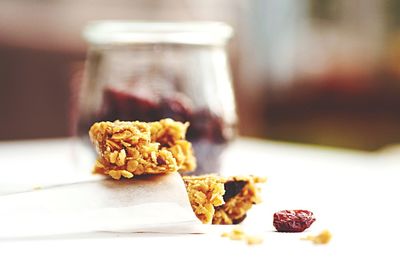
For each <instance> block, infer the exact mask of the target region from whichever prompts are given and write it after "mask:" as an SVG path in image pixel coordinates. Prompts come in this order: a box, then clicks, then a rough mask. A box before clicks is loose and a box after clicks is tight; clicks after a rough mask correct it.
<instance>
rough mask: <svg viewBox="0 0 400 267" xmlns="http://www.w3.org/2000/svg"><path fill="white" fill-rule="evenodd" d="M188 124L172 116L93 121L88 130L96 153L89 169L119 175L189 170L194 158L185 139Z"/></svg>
mask: <svg viewBox="0 0 400 267" xmlns="http://www.w3.org/2000/svg"><path fill="white" fill-rule="evenodd" d="M188 126H189V123H181V122H176V121H174V120H172V119H163V120H161V121H157V122H149V123H146V122H139V121H133V122H129V121H114V122H109V121H105V122H97V123H95V124H93V125H92V127H91V128H90V130H89V136H90V139H91V141H92V143H93V144H94V146H95V147H96V151H97V154H98V159H97V161H96V164H95V167H94V170H93V172H94V173H99V174H105V175H109V176H111V177H112V178H114V179H120V178H121V177H125V178H132V177H133V176H134V175H142V174H159V173H170V172H174V171H183V172H184V171H192V170H194V169H195V167H196V160H195V157H194V156H193V150H192V145H191V143H190V142H188V141H186V140H185V134H186V130H187V128H188Z"/></svg>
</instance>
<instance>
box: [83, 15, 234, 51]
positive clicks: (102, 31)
mask: <svg viewBox="0 0 400 267" xmlns="http://www.w3.org/2000/svg"><path fill="white" fill-rule="evenodd" d="M232 34H233V29H232V27H231V26H229V25H228V24H226V23H224V22H217V21H132V20H99V21H92V22H89V23H88V25H87V26H86V27H85V28H84V30H83V37H84V38H85V39H86V41H87V42H89V43H91V44H118V43H119V44H134V43H173V44H174V43H175V44H192V45H224V44H225V43H226V41H227V40H228V39H229V38H230V37H231V36H232Z"/></svg>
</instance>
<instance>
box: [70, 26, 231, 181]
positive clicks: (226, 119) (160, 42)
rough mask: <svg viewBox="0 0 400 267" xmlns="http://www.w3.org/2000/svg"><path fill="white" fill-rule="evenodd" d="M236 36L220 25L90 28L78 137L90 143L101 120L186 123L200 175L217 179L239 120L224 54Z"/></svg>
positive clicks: (85, 34) (87, 38) (228, 28)
mask: <svg viewBox="0 0 400 267" xmlns="http://www.w3.org/2000/svg"><path fill="white" fill-rule="evenodd" d="M231 35H232V29H231V27H229V26H228V25H226V24H223V23H219V22H162V23H160V22H134V21H99V22H93V23H91V24H89V25H88V26H87V27H86V29H85V30H84V37H85V39H86V40H87V41H88V42H89V44H90V49H89V51H88V55H87V61H86V67H85V74H84V82H83V87H82V90H81V95H80V101H79V115H78V117H79V118H78V125H77V130H78V134H79V135H81V136H83V137H87V132H88V129H89V127H90V125H91V124H92V123H93V122H95V121H102V120H108V121H114V120H129V121H133V120H139V121H156V120H160V119H163V118H172V119H175V120H178V121H182V122H186V121H188V122H190V126H189V128H188V132H187V139H188V140H189V141H191V142H192V144H193V148H194V152H195V155H196V158H197V162H198V167H197V170H196V173H207V172H217V171H218V170H219V162H220V160H219V159H220V156H221V153H222V152H223V150H224V149H225V148H226V146H227V145H228V143H229V142H230V141H232V140H233V138H234V137H235V129H236V121H237V117H236V111H235V101H234V95H233V90H232V83H231V77H230V71H229V64H228V60H227V54H226V50H225V45H226V42H227V40H228V39H229V38H230V37H231Z"/></svg>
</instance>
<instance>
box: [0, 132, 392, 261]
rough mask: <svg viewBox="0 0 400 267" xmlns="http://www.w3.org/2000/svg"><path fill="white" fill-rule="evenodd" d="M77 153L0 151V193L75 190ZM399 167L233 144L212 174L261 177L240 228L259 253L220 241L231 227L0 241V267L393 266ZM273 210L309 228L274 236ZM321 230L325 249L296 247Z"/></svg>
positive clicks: (380, 160)
mask: <svg viewBox="0 0 400 267" xmlns="http://www.w3.org/2000/svg"><path fill="white" fill-rule="evenodd" d="M77 153H78V154H79V153H80V152H79V151H77V150H76V148H74V145H72V144H71V140H68V139H55V140H39V141H23V142H2V143H0V166H1V172H0V193H3V194H4V193H6V192H8V191H10V190H12V189H15V188H18V190H30V189H32V187H33V186H34V185H35V184H36V185H37V186H40V185H41V183H48V182H49V181H52V180H53V181H54V183H65V182H70V181H79V179H80V178H77V177H74V168H76V162H73V161H72V160H71V159H72V156H74V155H76V154H77ZM399 162H400V150H399V149H388V150H385V151H382V152H379V153H362V152H354V151H347V150H336V149H328V148H320V147H312V146H303V145H293V144H287V143H277V142H267V141H260V140H254V139H243V138H242V139H239V140H238V141H237V142H236V143H235V144H233V145H232V147H231V148H230V149H229V151H228V152H227V153H226V155H225V160H224V166H223V171H222V172H223V173H224V174H250V173H252V174H257V175H263V176H267V177H268V182H267V183H266V184H265V185H264V186H263V191H262V193H263V199H264V202H263V203H262V204H259V205H257V206H255V207H254V208H253V209H252V210H251V211H250V212H249V214H248V218H247V219H246V220H245V222H244V223H243V225H242V228H243V229H244V230H245V231H246V232H248V233H249V234H255V235H259V236H262V237H263V238H264V242H263V244H262V245H254V246H248V245H246V244H245V242H240V241H232V240H229V239H227V238H222V237H221V236H220V235H221V233H222V232H227V231H229V230H230V229H231V226H212V227H211V228H210V231H209V233H207V234H191V235H190V234H189V235H188V234H143V233H142V234H138V233H129V234H121V233H118V234H117V233H88V234H83V235H82V234H80V235H68V236H61V237H60V236H58V237H50V238H31V239H9V240H4V239H0V253H1V257H0V264H1V266H39V265H40V266H138V265H139V264H141V265H145V266H147V265H158V266H160V265H164V264H168V265H170V264H174V265H177V266H218V265H219V266H249V265H252V266H364V265H366V264H368V265H372V266H400V259H399V255H398V254H399V253H400V245H398V241H399V240H400V239H399V238H400V230H399V222H400V215H399V212H400V209H399V203H400V187H399V184H400V183H399V180H400V164H399ZM48 164H51V165H52V166H53V167H47V166H48ZM87 164H90V163H87V162H86V163H82V164H81V165H80V166H79V168H86V166H87ZM60 169H63V171H62V172H59V171H56V170H60ZM281 209H308V210H311V211H313V212H314V213H315V215H316V217H317V221H316V222H315V223H314V224H313V225H312V226H311V228H310V229H309V230H307V231H306V232H303V233H291V234H285V233H277V232H275V231H274V229H273V226H272V215H273V213H274V212H275V211H278V210H281ZM0 221H1V218H0ZM27 223H29V222H27ZM323 229H328V230H329V231H330V232H331V233H332V235H333V237H332V240H331V242H330V243H329V244H327V245H314V244H312V243H310V242H307V241H303V240H300V238H301V237H305V236H307V235H309V234H318V233H319V232H320V231H321V230H323Z"/></svg>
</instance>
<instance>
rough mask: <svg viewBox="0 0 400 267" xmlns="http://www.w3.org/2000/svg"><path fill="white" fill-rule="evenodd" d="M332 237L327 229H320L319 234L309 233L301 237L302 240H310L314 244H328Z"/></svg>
mask: <svg viewBox="0 0 400 267" xmlns="http://www.w3.org/2000/svg"><path fill="white" fill-rule="evenodd" d="M331 239H332V234H331V232H329V231H328V230H324V231H322V232H321V233H320V234H319V235H316V236H312V235H309V236H307V237H304V238H302V240H309V241H312V242H313V243H314V244H328V243H329V241H330V240H331Z"/></svg>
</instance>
